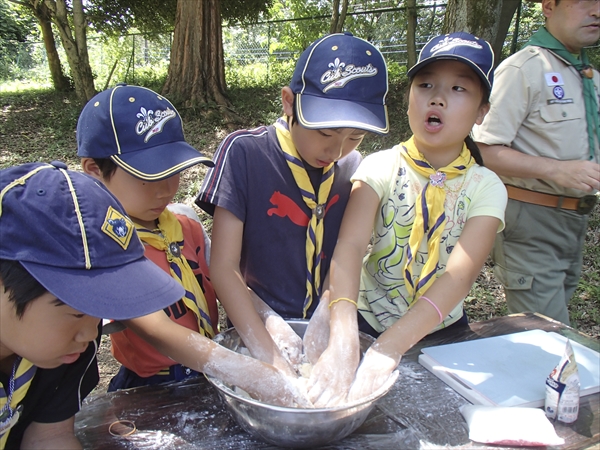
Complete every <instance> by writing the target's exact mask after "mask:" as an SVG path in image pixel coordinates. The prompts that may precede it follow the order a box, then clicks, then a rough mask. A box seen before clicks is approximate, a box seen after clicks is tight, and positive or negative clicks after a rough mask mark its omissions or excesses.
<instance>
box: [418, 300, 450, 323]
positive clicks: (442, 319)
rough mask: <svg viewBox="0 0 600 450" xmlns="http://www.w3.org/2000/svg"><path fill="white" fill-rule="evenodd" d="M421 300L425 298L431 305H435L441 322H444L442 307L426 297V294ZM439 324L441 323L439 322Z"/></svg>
mask: <svg viewBox="0 0 600 450" xmlns="http://www.w3.org/2000/svg"><path fill="white" fill-rule="evenodd" d="M419 300H425V301H427V302H428V303H429V304H430V305H431V306H433V307H434V308H435V310H436V311H437V313H438V316H440V323H442V322H443V321H444V316H442V312H441V311H440V308H438V307H437V305H436V304H435V303H433V302H432V301H431V300H429V299H428V298H427V297H425V296H424V295H422V296H421V297H420V298H419ZM438 325H439V324H438Z"/></svg>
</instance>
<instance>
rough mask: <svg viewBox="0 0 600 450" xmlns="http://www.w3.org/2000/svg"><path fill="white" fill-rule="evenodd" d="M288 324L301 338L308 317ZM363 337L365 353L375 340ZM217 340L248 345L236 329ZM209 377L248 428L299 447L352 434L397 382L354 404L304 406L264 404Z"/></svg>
mask: <svg viewBox="0 0 600 450" xmlns="http://www.w3.org/2000/svg"><path fill="white" fill-rule="evenodd" d="M288 323H289V324H290V326H291V327H292V328H293V329H294V331H296V333H298V335H299V336H301V337H302V336H303V335H304V331H305V330H306V326H307V325H308V321H306V320H288ZM359 338H360V347H361V352H362V353H364V352H365V351H366V350H367V348H369V346H370V345H371V344H372V343H373V342H374V339H373V338H372V337H371V336H369V335H367V334H365V333H360V336H359ZM215 341H216V342H218V343H219V344H221V345H222V346H224V347H227V348H229V349H231V350H234V351H237V352H239V350H240V348H242V347H244V343H243V342H242V340H241V338H240V337H239V335H238V333H237V331H236V330H235V328H230V329H228V330H227V331H224V332H222V333H220V334H219V335H217V336H216V337H215ZM206 378H207V379H208V381H209V382H210V383H211V384H212V385H213V386H214V387H216V388H217V390H218V392H219V394H220V396H221V398H222V399H223V400H224V402H225V404H226V405H227V408H228V409H229V412H230V413H231V415H232V416H233V417H234V418H235V420H236V421H237V422H238V424H239V425H240V426H241V427H242V428H243V429H244V430H246V431H247V432H248V433H250V434H252V435H253V436H255V437H257V438H259V439H262V440H264V441H266V442H269V443H271V444H275V445H278V446H282V447H296V448H309V447H316V446H319V445H325V444H327V443H329V442H333V441H336V440H338V439H342V438H344V437H346V436H348V435H349V434H350V433H352V432H353V431H354V430H356V429H357V428H358V427H359V426H361V425H362V423H363V422H364V421H365V419H366V418H367V416H368V415H369V412H371V409H372V408H373V406H374V405H375V402H376V401H377V400H378V399H380V398H381V397H383V396H384V395H385V394H387V392H388V391H389V389H390V388H391V386H392V385H393V382H392V383H386V385H384V386H383V387H382V388H381V389H379V390H378V391H377V392H375V393H373V394H372V395H370V396H368V397H366V398H364V399H361V400H359V401H358V402H354V403H351V404H346V405H343V406H339V407H335V408H312V409H302V408H285V407H281V406H275V405H269V404H266V403H261V402H259V401H257V400H253V399H249V398H247V397H243V396H240V395H239V394H237V393H236V392H234V391H233V390H232V389H231V387H230V386H228V385H226V384H225V383H223V382H221V381H219V380H218V379H216V378H214V377H211V376H209V375H206Z"/></svg>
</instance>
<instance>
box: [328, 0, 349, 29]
mask: <svg viewBox="0 0 600 450" xmlns="http://www.w3.org/2000/svg"><path fill="white" fill-rule="evenodd" d="M347 13H348V0H342V8H341V10H340V0H333V4H332V14H331V25H330V26H329V33H341V32H342V30H343V29H344V22H345V21H346V14H347Z"/></svg>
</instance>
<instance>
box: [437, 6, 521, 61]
mask: <svg viewBox="0 0 600 450" xmlns="http://www.w3.org/2000/svg"><path fill="white" fill-rule="evenodd" d="M519 2H520V0H491V1H485V2H483V1H480V0H448V4H447V6H446V15H445V17H444V27H443V33H451V32H453V31H468V32H469V33H471V34H474V35H476V36H478V37H480V38H483V39H485V40H486V41H488V42H489V43H490V44H491V45H492V48H493V49H494V54H495V55H496V64H497V63H498V62H500V56H501V55H502V46H503V45H504V40H505V39H506V35H507V33H508V28H509V27H510V22H511V20H512V17H513V15H514V13H515V11H516V9H517V6H518V5H519Z"/></svg>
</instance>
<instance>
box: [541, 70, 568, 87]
mask: <svg viewBox="0 0 600 450" xmlns="http://www.w3.org/2000/svg"><path fill="white" fill-rule="evenodd" d="M544 77H545V78H546V84H547V85H548V86H563V85H564V84H565V82H564V81H563V77H562V75H561V74H560V73H558V72H550V73H545V74H544Z"/></svg>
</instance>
